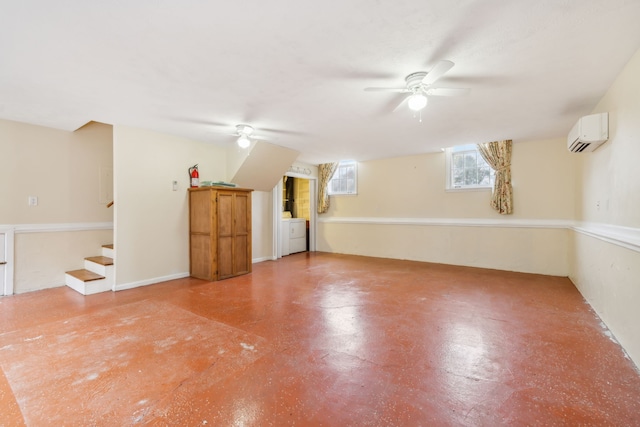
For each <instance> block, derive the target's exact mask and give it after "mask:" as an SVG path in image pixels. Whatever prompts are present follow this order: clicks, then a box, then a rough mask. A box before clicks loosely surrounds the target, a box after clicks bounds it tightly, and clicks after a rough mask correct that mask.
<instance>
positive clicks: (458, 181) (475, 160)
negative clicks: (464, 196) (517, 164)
mask: <svg viewBox="0 0 640 427" xmlns="http://www.w3.org/2000/svg"><path fill="white" fill-rule="evenodd" d="M445 156H446V171H447V180H446V189H447V190H454V191H456V190H477V189H491V188H493V182H494V180H495V171H494V170H493V169H491V167H490V166H489V164H488V163H487V162H486V161H485V160H484V158H483V157H482V156H481V155H480V153H479V152H478V147H477V145H476V144H466V145H458V146H456V147H451V148H447V149H445Z"/></svg>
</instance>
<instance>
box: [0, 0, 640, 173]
mask: <svg viewBox="0 0 640 427" xmlns="http://www.w3.org/2000/svg"><path fill="white" fill-rule="evenodd" d="M0 6H1V8H0V10H1V12H0V118H3V119H8V120H16V121H22V122H27V123H33V124H39V125H44V126H50V127H54V128H60V129H67V130H75V129H77V128H78V127H80V126H82V125H83V124H84V123H86V122H88V121H90V120H94V121H99V122H104V123H110V124H119V125H128V126H134V127H139V128H146V129H152V130H157V131H160V132H165V133H170V134H175V135H180V136H184V137H187V138H190V139H194V140H200V141H208V142H211V143H217V144H221V145H226V146H229V145H230V144H233V143H234V139H233V137H231V136H228V135H226V134H228V133H231V132H233V130H234V126H235V125H236V124H238V123H249V124H251V125H253V126H254V127H255V128H256V134H258V133H259V134H260V135H263V136H265V137H269V139H268V141H269V142H271V143H273V144H278V145H282V146H285V147H289V148H292V149H295V150H298V151H300V152H301V153H302V154H301V156H300V158H299V160H300V161H304V162H309V163H320V162H326V161H335V160H340V159H356V160H368V159H374V158H383V157H395V156H402V155H410V154H418V153H425V152H433V151H436V150H439V149H440V148H441V147H446V146H452V145H458V144H464V143H469V142H474V143H475V142H483V141H491V140H497V139H505V138H510V139H513V140H514V141H515V142H516V143H517V142H518V141H525V140H539V139H545V138H555V137H564V136H566V134H567V132H568V131H569V129H570V128H571V126H572V125H573V124H574V122H575V121H576V119H577V118H578V117H580V116H582V115H585V114H589V113H590V111H591V110H592V108H593V107H594V106H595V104H596V102H597V101H598V100H599V99H600V98H601V97H602V95H603V94H604V93H605V91H606V89H607V88H608V87H609V86H610V85H611V83H612V82H613V80H614V79H615V77H616V76H617V75H618V73H619V72H620V71H621V69H622V68H623V66H624V65H625V63H626V62H627V61H628V60H629V59H630V57H631V56H632V55H633V53H634V52H635V51H636V50H637V49H638V48H639V47H640V24H639V23H638V22H640V1H639V0H630V1H625V0H476V1H473V0H393V1H391V0H388V1H384V0H341V1H336V0H327V1H314V2H311V1H300V0H297V1H296V0H270V1H264V0H262V1H260V0H236V1H222V0H218V1H205V0H180V1H176V0H174V1H170V0H135V1H131V0H112V1H104V2H98V1H87V0H58V1H50V0H21V1H10V0H0ZM442 59H448V60H451V61H453V62H454V63H455V64H456V65H455V66H454V67H453V68H452V69H451V70H450V71H449V72H447V73H446V74H445V75H444V77H443V78H441V79H440V80H439V81H438V85H439V86H446V87H465V88H470V89H471V92H470V94H469V95H467V96H464V97H456V98H445V97H439V98H431V99H430V101H429V105H428V106H427V107H426V109H425V110H423V112H422V122H420V121H419V118H418V117H414V115H413V114H412V112H410V110H408V109H406V108H404V109H402V110H400V111H397V112H395V113H394V112H392V110H393V109H394V108H395V107H396V105H397V104H399V102H400V101H401V99H402V95H400V94H393V93H377V92H365V91H363V89H364V88H365V87H368V86H387V87H388V86H392V87H395V86H397V87H402V86H403V85H404V77H405V76H406V75H407V74H409V73H411V72H414V71H429V69H430V68H431V67H432V66H433V65H434V64H435V63H436V62H437V61H439V60H442Z"/></svg>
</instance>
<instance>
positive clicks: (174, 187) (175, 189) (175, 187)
mask: <svg viewBox="0 0 640 427" xmlns="http://www.w3.org/2000/svg"><path fill="white" fill-rule="evenodd" d="M172 184H173V191H178V181H173V183H172Z"/></svg>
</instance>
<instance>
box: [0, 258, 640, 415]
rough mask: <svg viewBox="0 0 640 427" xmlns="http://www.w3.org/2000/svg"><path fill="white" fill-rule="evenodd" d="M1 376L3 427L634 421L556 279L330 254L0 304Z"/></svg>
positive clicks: (615, 356) (616, 373)
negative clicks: (245, 271)
mask: <svg viewBox="0 0 640 427" xmlns="http://www.w3.org/2000/svg"><path fill="white" fill-rule="evenodd" d="M0 366H1V367H2V375H0V408H1V412H0V425H2V426H16V425H28V426H49V425H55V426H61V425H66V426H90V425H100V426H103V425H104V426H125V425H136V424H140V425H180V426H202V425H212V426H270V425H273V426H287V425H300V426H316V425H317V426H320V425H324V426H434V425H436V426H441V425H442V426H448V425H451V426H497V425H510V426H512V425H544V426H551V425H585V426H586V425H598V426H601V425H616V426H630V425H640V375H639V373H638V371H637V370H636V368H635V366H634V365H633V363H632V362H631V361H630V360H629V359H627V358H626V357H625V355H624V352H623V351H622V349H621V348H620V346H619V345H618V344H616V343H615V342H614V341H613V340H612V339H611V335H610V333H609V332H608V331H607V330H606V329H605V328H604V327H603V325H602V324H601V322H600V320H599V319H598V317H597V316H596V315H595V314H594V313H593V311H592V310H591V309H590V308H589V306H588V305H587V304H586V303H585V302H584V300H583V299H582V297H581V296H580V294H579V293H578V291H577V290H576V289H575V287H574V286H573V285H572V284H571V282H570V281H569V280H568V279H566V278H558V277H548V276H539V275H527V274H520V273H508V272H500V271H494V270H483V269H474V268H464V267H452V266H443V265H436V264H426V263H418V262H408V261H398V260H385V259H376V258H365V257H354V256H345V255H332V254H322V253H315V254H307V253H302V254H296V255H291V256H288V257H285V258H283V259H282V260H280V261H277V262H263V263H260V264H256V265H254V271H253V273H252V274H250V275H246V276H242V277H237V278H234V279H228V280H224V281H221V282H205V281H202V280H197V279H183V280H175V281H171V282H165V283H161V284H157V285H152V286H146V287H143V288H137V289H133V290H129V291H121V292H117V293H112V292H108V293H104V294H98V295H92V296H88V297H84V296H82V295H80V294H78V293H76V292H74V291H72V290H70V289H67V288H56V289H50V290H45V291H39V292H33V293H29V294H23V295H17V296H12V297H4V298H0Z"/></svg>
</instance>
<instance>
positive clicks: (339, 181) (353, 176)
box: [328, 160, 358, 196]
mask: <svg viewBox="0 0 640 427" xmlns="http://www.w3.org/2000/svg"><path fill="white" fill-rule="evenodd" d="M328 190H329V194H330V195H332V196H334V195H337V194H358V166H357V163H356V162H355V161H353V160H349V161H341V162H340V163H339V164H338V168H337V169H336V171H335V173H334V174H333V177H331V180H329V185H328Z"/></svg>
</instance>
